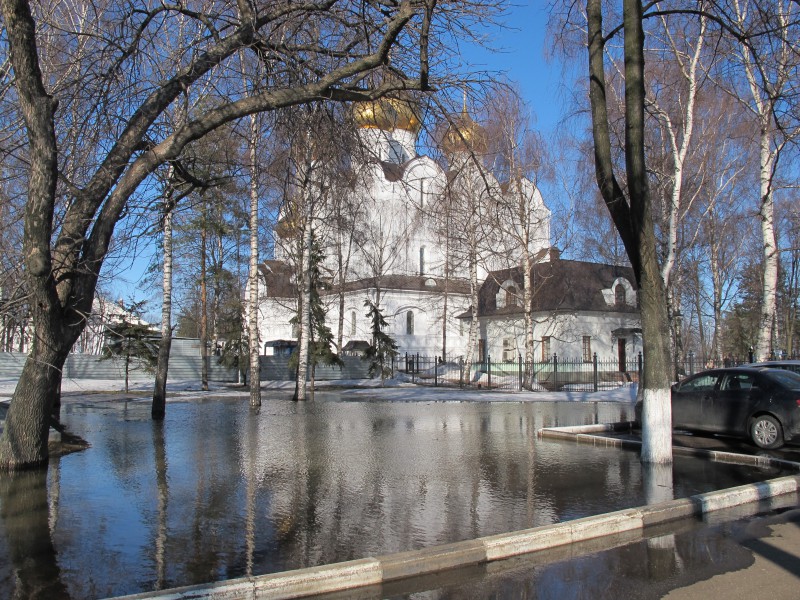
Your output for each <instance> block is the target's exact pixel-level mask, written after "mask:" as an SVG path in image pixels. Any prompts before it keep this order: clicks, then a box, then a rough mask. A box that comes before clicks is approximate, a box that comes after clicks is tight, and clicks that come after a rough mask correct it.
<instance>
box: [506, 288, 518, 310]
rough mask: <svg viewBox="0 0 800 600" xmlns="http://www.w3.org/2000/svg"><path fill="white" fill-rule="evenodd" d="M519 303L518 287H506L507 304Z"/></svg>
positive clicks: (514, 304)
mask: <svg viewBox="0 0 800 600" xmlns="http://www.w3.org/2000/svg"><path fill="white" fill-rule="evenodd" d="M516 305H517V288H515V287H514V286H513V285H510V286H508V287H507V288H506V306H516Z"/></svg>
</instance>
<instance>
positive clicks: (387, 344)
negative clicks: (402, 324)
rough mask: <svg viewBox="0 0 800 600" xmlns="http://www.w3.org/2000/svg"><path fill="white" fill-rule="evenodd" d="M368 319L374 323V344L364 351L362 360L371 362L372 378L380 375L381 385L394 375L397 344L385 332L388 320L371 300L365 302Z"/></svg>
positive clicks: (370, 372)
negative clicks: (393, 366) (393, 364)
mask: <svg viewBox="0 0 800 600" xmlns="http://www.w3.org/2000/svg"><path fill="white" fill-rule="evenodd" d="M364 306H366V307H367V318H368V319H369V320H370V321H371V322H372V343H371V344H370V345H369V347H368V348H367V349H366V350H364V354H363V355H362V358H363V359H364V360H366V361H368V362H369V374H370V377H375V375H376V374H380V377H381V385H383V384H384V381H385V380H386V377H387V376H391V375H392V367H391V365H392V359H393V358H394V357H395V356H397V343H396V342H395V341H394V339H393V338H392V336H390V335H389V334H388V333H386V332H385V331H384V328H385V327H386V325H387V323H386V319H385V318H384V317H383V313H382V312H381V309H380V308H379V307H378V306H377V305H376V304H374V303H373V302H372V301H370V300H365V301H364Z"/></svg>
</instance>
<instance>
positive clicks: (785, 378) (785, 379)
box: [764, 369, 800, 390]
mask: <svg viewBox="0 0 800 600" xmlns="http://www.w3.org/2000/svg"><path fill="white" fill-rule="evenodd" d="M764 372H765V373H766V374H767V375H768V376H769V378H770V379H772V380H773V381H776V382H778V383H779V384H780V385H782V386H784V387H787V388H789V389H790V390H800V375H798V374H797V373H795V372H793V371H784V370H782V369H767V370H765V371H764Z"/></svg>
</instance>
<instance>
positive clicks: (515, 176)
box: [489, 92, 550, 389]
mask: <svg viewBox="0 0 800 600" xmlns="http://www.w3.org/2000/svg"><path fill="white" fill-rule="evenodd" d="M493 113H494V114H493V115H492V116H490V121H491V122H492V125H493V127H492V130H491V132H490V133H489V142H490V146H493V147H494V148H493V149H494V152H496V154H497V158H496V160H495V162H496V163H499V169H500V170H501V172H502V175H501V177H500V179H501V181H503V185H502V186H501V187H498V188H494V189H491V190H490V191H493V192H495V193H493V194H491V196H490V203H489V205H490V212H491V213H492V218H491V220H490V225H491V227H492V228H493V229H495V230H496V231H495V237H496V239H497V243H496V244H495V249H496V251H499V252H502V253H504V254H505V257H504V260H505V261H506V262H507V263H509V264H510V265H511V266H520V267H521V269H522V290H521V291H520V290H515V292H514V293H515V294H516V295H517V296H519V295H520V294H521V298H513V299H512V300H513V301H514V304H518V305H519V304H521V305H522V306H523V307H524V311H523V312H524V321H525V325H524V338H525V364H526V365H528V369H527V372H526V374H525V381H524V383H523V385H524V386H525V388H526V389H532V387H533V382H534V377H535V372H534V369H533V364H534V360H535V357H534V352H535V340H534V327H535V325H536V322H535V320H534V318H533V306H534V304H533V302H534V292H535V290H534V285H533V269H534V266H535V265H536V263H537V262H539V261H540V260H542V259H543V258H545V256H547V251H548V250H549V245H550V226H549V224H550V213H549V210H548V209H547V208H546V207H545V205H544V200H543V198H542V194H541V192H540V191H539V187H538V183H539V178H540V175H541V174H542V173H543V172H544V170H545V168H546V167H545V165H546V163H547V156H546V150H545V144H544V141H543V140H542V139H541V138H540V137H539V136H538V135H537V134H536V133H535V132H534V131H532V130H531V129H530V126H529V124H528V119H527V117H526V115H525V114H524V106H523V105H522V104H521V103H520V101H519V99H518V97H517V96H516V94H511V93H508V92H507V93H505V94H502V95H500V96H499V97H498V98H497V102H496V103H495V105H494V107H493ZM501 283H502V282H501Z"/></svg>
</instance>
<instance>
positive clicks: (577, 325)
mask: <svg viewBox="0 0 800 600" xmlns="http://www.w3.org/2000/svg"><path fill="white" fill-rule="evenodd" d="M534 320H535V322H536V324H535V325H534V344H535V346H534V360H536V361H541V360H545V359H547V360H549V359H551V358H552V356H553V355H554V354H556V355H558V357H559V358H560V359H564V360H582V359H585V358H586V357H585V356H584V342H585V340H584V338H588V344H589V352H588V354H589V357H591V356H592V355H593V354H595V353H596V354H597V359H598V360H599V361H613V360H617V359H618V357H619V355H618V350H619V347H618V342H617V338H615V337H613V335H612V332H613V331H615V330H618V329H635V328H640V327H641V322H640V320H639V318H638V315H633V314H627V313H608V314H600V313H588V312H585V313H570V314H538V315H535V316H534ZM481 321H482V323H481V328H480V331H481V335H482V338H483V339H484V340H485V344H486V350H487V352H488V354H489V356H490V357H491V358H492V361H504V360H516V359H517V355H521V356H522V357H523V358H524V356H525V320H524V319H523V318H522V317H521V316H520V317H509V318H491V319H481ZM545 338H548V339H547V341H544V340H545ZM625 339H626V353H627V358H628V360H633V359H634V358H635V356H636V355H637V354H638V353H639V352H640V351H641V349H642V345H641V334H639V335H636V334H628V335H626V336H625Z"/></svg>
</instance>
